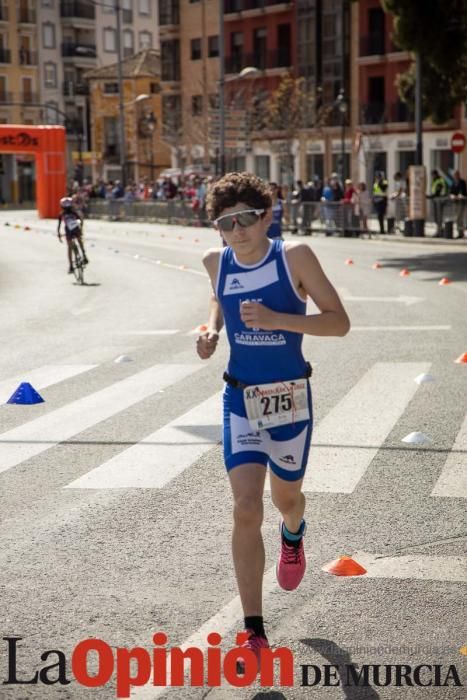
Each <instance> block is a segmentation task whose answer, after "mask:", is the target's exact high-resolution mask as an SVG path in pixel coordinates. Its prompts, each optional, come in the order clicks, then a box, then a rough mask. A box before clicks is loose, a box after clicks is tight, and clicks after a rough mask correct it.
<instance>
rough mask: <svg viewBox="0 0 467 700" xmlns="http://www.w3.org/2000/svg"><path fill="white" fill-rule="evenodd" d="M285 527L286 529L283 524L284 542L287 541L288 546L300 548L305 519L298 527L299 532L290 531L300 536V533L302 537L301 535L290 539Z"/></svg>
mask: <svg viewBox="0 0 467 700" xmlns="http://www.w3.org/2000/svg"><path fill="white" fill-rule="evenodd" d="M285 529H286V528H285V525H283V527H282V539H283V540H284V542H285V543H286V545H287V546H288V547H296V548H298V547H299V546H300V542H301V541H302V537H303V531H304V521H303V520H302V522H301V523H300V527H299V528H298V531H297V532H291V533H290V534H291V535H295V536H297V537H298V535H300V537H299V538H298V539H294V540H290V539H289V538H288V537H287V535H286V534H285Z"/></svg>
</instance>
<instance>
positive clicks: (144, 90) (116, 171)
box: [86, 49, 170, 181]
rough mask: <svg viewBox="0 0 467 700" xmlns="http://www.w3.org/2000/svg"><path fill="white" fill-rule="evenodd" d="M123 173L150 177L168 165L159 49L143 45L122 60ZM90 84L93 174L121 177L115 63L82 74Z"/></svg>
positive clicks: (168, 151)
mask: <svg viewBox="0 0 467 700" xmlns="http://www.w3.org/2000/svg"><path fill="white" fill-rule="evenodd" d="M122 74H123V102H124V114H125V124H124V128H125V142H126V153H125V163H126V176H127V179H134V180H136V181H139V180H140V179H141V178H143V177H148V178H150V179H154V178H156V177H157V175H158V174H159V173H160V172H161V170H164V169H165V168H168V167H170V148H169V147H168V146H167V144H166V143H165V142H164V141H163V140H162V88H161V81H160V76H161V65H160V55H159V51H156V50H155V49H144V50H143V51H141V52H139V53H137V54H135V55H134V56H130V57H129V58H126V59H125V60H124V61H123V62H122ZM86 79H87V80H88V82H89V85H90V108H91V133H92V143H93V148H94V152H95V153H96V158H95V159H94V163H93V172H92V177H93V179H94V180H96V179H97V178H104V179H105V180H115V179H121V177H122V174H121V169H120V155H121V154H120V147H121V145H120V138H119V120H120V111H119V92H118V79H117V65H116V64H112V65H110V66H105V67H103V68H98V69H96V70H94V71H90V72H89V73H87V74H86Z"/></svg>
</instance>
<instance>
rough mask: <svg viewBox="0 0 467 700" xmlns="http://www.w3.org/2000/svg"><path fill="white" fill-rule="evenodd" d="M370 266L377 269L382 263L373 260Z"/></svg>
mask: <svg viewBox="0 0 467 700" xmlns="http://www.w3.org/2000/svg"><path fill="white" fill-rule="evenodd" d="M371 267H372V268H373V270H379V268H380V267H382V265H381V263H379V262H375V263H373V265H372V266H371Z"/></svg>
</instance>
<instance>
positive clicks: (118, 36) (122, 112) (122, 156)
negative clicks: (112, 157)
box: [115, 0, 126, 188]
mask: <svg viewBox="0 0 467 700" xmlns="http://www.w3.org/2000/svg"><path fill="white" fill-rule="evenodd" d="M121 11H122V8H121V5H120V3H119V1H118V0H115V12H116V13H117V32H116V49H117V81H118V109H119V113H120V119H119V126H120V169H121V172H122V185H123V188H125V186H126V144H125V109H124V104H123V71H122V60H123V58H122V41H121V32H122V18H121Z"/></svg>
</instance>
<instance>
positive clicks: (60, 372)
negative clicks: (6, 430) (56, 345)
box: [0, 365, 97, 403]
mask: <svg viewBox="0 0 467 700" xmlns="http://www.w3.org/2000/svg"><path fill="white" fill-rule="evenodd" d="M94 367H97V365H44V366H43V367H37V368H36V369H32V370H29V371H28V372H22V373H21V374H20V375H17V376H15V377H10V378H9V379H3V380H2V381H1V382H0V403H5V402H6V401H8V399H9V398H10V396H11V395H12V394H13V392H14V391H15V389H17V388H18V386H19V385H20V384H21V382H29V383H30V384H32V386H33V387H34V389H36V390H37V391H40V390H41V389H45V388H46V387H48V386H52V384H58V383H59V382H63V381H64V380H65V379H70V378H71V377H75V376H76V375H78V374H82V373H83V372H89V370H90V369H94Z"/></svg>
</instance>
